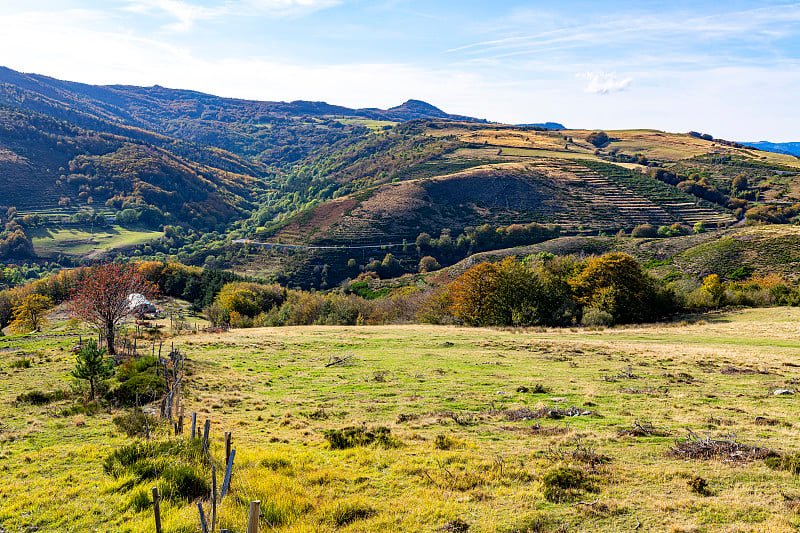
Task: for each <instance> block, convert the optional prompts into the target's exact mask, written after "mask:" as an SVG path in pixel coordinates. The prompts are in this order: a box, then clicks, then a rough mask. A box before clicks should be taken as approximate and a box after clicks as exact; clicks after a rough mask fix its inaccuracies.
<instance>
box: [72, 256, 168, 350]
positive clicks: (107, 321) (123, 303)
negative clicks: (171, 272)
mask: <svg viewBox="0 0 800 533" xmlns="http://www.w3.org/2000/svg"><path fill="white" fill-rule="evenodd" d="M157 291H158V289H157V287H156V286H155V285H154V284H153V283H151V282H149V281H147V280H146V279H145V277H144V275H142V273H141V272H140V271H139V269H138V268H137V267H136V265H134V264H133V263H128V264H119V263H103V264H100V265H96V266H93V267H91V268H89V269H87V270H86V271H85V273H84V277H83V279H81V280H79V281H78V282H77V283H76V285H75V288H74V291H73V298H72V305H71V310H72V315H73V316H75V317H77V318H80V319H81V320H84V321H86V322H89V323H90V324H92V325H94V326H95V327H97V328H98V329H99V330H100V331H102V332H103V334H104V335H105V337H106V347H107V349H108V353H109V354H110V355H113V354H115V353H116V351H115V349H114V336H115V334H116V330H117V326H119V324H120V323H122V322H123V321H124V320H125V319H126V318H128V317H130V316H131V315H132V314H133V311H134V310H133V309H132V308H131V306H130V305H129V301H128V296H129V295H131V294H142V295H144V296H145V297H147V298H152V297H154V296H155V295H156V293H157Z"/></svg>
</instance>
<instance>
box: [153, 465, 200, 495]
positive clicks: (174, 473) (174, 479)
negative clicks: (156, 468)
mask: <svg viewBox="0 0 800 533" xmlns="http://www.w3.org/2000/svg"><path fill="white" fill-rule="evenodd" d="M161 478H162V480H163V481H164V487H163V489H162V492H163V494H164V497H165V498H166V499H168V500H172V501H177V500H181V499H182V500H186V501H193V500H197V499H199V498H206V497H207V496H208V495H209V493H210V491H211V487H209V484H208V480H207V479H206V476H205V475H204V474H203V473H202V472H199V469H198V468H197V467H196V466H193V465H187V464H183V465H169V466H168V467H166V468H164V470H163V471H162V472H161Z"/></svg>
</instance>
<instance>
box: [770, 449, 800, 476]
mask: <svg viewBox="0 0 800 533" xmlns="http://www.w3.org/2000/svg"><path fill="white" fill-rule="evenodd" d="M764 463H765V464H766V465H767V466H768V467H770V468H771V469H773V470H786V471H788V472H791V473H792V474H794V475H795V476H797V475H800V454H793V455H778V456H775V457H767V458H766V459H764Z"/></svg>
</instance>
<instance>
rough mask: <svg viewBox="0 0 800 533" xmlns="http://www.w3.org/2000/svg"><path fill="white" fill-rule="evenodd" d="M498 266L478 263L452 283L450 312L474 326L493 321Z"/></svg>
mask: <svg viewBox="0 0 800 533" xmlns="http://www.w3.org/2000/svg"><path fill="white" fill-rule="evenodd" d="M496 288H497V266H496V265H495V264H493V263H481V264H479V265H476V266H474V267H472V268H470V269H469V270H467V271H466V272H464V273H463V274H461V275H460V276H459V277H458V278H456V280H455V281H453V283H451V284H450V289H449V296H450V312H451V313H453V315H454V316H455V317H456V318H459V319H461V320H463V321H464V322H466V323H467V324H470V325H472V326H486V325H489V324H492V323H493V315H494V298H495V290H496Z"/></svg>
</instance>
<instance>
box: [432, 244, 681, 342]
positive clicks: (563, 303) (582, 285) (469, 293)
mask: <svg viewBox="0 0 800 533" xmlns="http://www.w3.org/2000/svg"><path fill="white" fill-rule="evenodd" d="M447 296H448V298H449V309H450V310H451V312H452V313H453V315H454V316H455V317H456V318H458V319H460V320H462V321H463V322H465V323H467V324H470V325H526V326H527V325H547V326H563V325H568V324H572V323H576V322H581V320H582V319H583V317H584V316H586V315H587V313H588V316H591V317H592V320H597V318H598V317H600V318H601V319H603V321H604V322H606V323H608V324H611V323H628V322H642V321H647V320H655V319H657V318H659V317H662V316H665V315H667V314H669V313H672V312H674V310H675V301H674V296H673V294H672V293H671V292H670V291H668V290H665V289H664V288H662V287H661V286H659V284H658V283H657V282H656V281H655V280H654V279H653V278H651V277H650V276H648V275H647V274H646V273H645V272H644V270H643V269H642V267H641V266H640V265H639V263H637V262H636V260H634V259H633V258H632V257H630V256H628V255H626V254H620V253H611V254H607V255H604V256H602V257H591V258H589V259H585V260H579V259H576V258H575V257H571V256H567V257H554V256H550V255H547V254H545V255H540V256H537V257H536V258H535V259H532V260H530V261H528V262H520V261H519V260H517V259H516V258H507V259H505V260H503V261H502V262H500V263H481V264H479V265H476V266H475V267H472V268H471V269H469V270H467V271H466V272H464V274H462V275H461V276H459V278H457V279H456V280H455V281H454V282H453V283H452V284H451V285H450V287H449V289H448V293H447ZM589 310H592V312H589Z"/></svg>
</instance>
